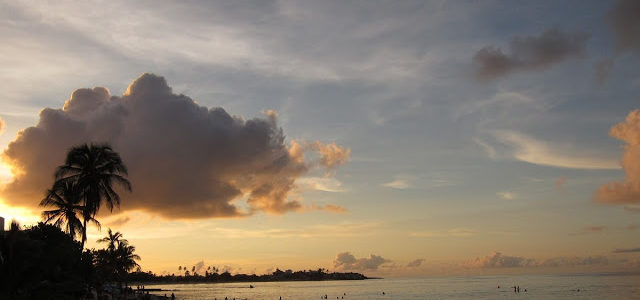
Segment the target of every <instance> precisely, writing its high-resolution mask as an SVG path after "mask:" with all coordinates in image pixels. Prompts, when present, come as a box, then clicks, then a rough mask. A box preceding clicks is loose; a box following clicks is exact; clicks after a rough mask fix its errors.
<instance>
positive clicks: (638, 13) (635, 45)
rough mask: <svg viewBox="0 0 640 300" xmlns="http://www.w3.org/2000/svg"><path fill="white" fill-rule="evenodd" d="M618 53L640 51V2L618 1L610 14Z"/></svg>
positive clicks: (609, 17)
mask: <svg viewBox="0 0 640 300" xmlns="http://www.w3.org/2000/svg"><path fill="white" fill-rule="evenodd" d="M608 20H609V25H610V26H611V29H612V30H613V33H614V37H615V41H616V50H617V51H618V53H622V52H627V51H640V2H638V1H636V0H618V1H617V2H616V4H614V6H613V8H612V9H611V11H609V13H608Z"/></svg>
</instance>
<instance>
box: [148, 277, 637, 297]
mask: <svg viewBox="0 0 640 300" xmlns="http://www.w3.org/2000/svg"><path fill="white" fill-rule="evenodd" d="M249 284H250V283H205V284H173V285H167V284H164V285H153V286H152V285H147V287H149V288H151V287H154V288H162V289H167V290H174V291H173V292H174V293H175V295H176V299H179V300H196V299H198V300H199V299H215V298H217V299H224V298H225V297H228V298H229V299H233V298H236V299H245V298H246V299H250V300H262V299H265V300H266V299H270V300H277V299H279V297H282V299H321V297H323V296H324V295H325V294H326V295H327V296H328V297H327V299H336V297H338V299H343V298H342V297H344V299H351V300H357V299H381V300H382V299H640V275H613V274H600V275H516V276H512V275H508V276H467V277H428V278H407V279H395V278H394V279H375V280H363V281H305V282H299V281H298V282H257V283H253V285H254V286H255V288H253V289H250V288H249ZM498 285H499V286H500V288H498ZM514 285H519V286H520V293H514V291H513V286H514ZM524 289H527V292H524ZM578 290H579V291H578ZM382 292H384V293H385V295H382ZM164 293H165V292H161V293H156V294H159V295H164ZM345 294H346V296H345ZM168 295H171V292H168Z"/></svg>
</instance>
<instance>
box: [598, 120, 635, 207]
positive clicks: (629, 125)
mask: <svg viewBox="0 0 640 300" xmlns="http://www.w3.org/2000/svg"><path fill="white" fill-rule="evenodd" d="M609 135H611V136H612V137H615V138H617V139H619V140H622V141H624V142H625V143H626V144H625V145H624V153H623V154H622V159H621V160H620V164H621V165H622V168H623V169H624V171H625V174H626V177H625V180H624V181H623V182H610V183H608V184H605V185H602V186H600V188H599V189H598V190H597V191H596V201H597V202H600V203H607V204H633V203H640V110H634V111H632V112H630V113H629V115H627V118H626V119H625V121H624V122H621V123H618V124H617V125H615V126H613V127H612V128H611V130H610V131H609Z"/></svg>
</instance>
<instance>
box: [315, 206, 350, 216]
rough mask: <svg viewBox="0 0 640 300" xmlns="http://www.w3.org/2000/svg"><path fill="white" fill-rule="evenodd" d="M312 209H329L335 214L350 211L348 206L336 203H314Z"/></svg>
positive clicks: (328, 210)
mask: <svg viewBox="0 0 640 300" xmlns="http://www.w3.org/2000/svg"><path fill="white" fill-rule="evenodd" d="M310 210H320V211H327V212H330V213H334V214H346V213H348V212H349V211H348V210H347V209H346V208H344V207H342V206H339V205H334V204H327V205H324V206H318V205H315V204H312V205H311V206H310Z"/></svg>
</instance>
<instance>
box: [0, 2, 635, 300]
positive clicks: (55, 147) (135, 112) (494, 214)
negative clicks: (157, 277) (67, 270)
mask: <svg viewBox="0 0 640 300" xmlns="http://www.w3.org/2000/svg"><path fill="white" fill-rule="evenodd" d="M638 11H640V6H639V5H638V4H637V2H634V1H633V0H611V1H609V0H607V1H598V0H593V1H591V0H585V1H386V2H378V1H362V2H356V3H354V2H349V1H347V2H341V1H301V2H297V1H286V0H285V1H265V2H263V1H249V2H242V1H241V2H237V1H229V2H225V1H222V2H216V1H214V2H208V1H207V2H203V3H197V4H196V3H191V2H185V3H183V2H180V1H158V2H155V1H153V2H144V1H143V2H138V1H134V2H130V1H107V2H100V3H99V4H96V3H95V2H90V1H87V2H85V1H80V2H62V3H58V2H52V3H49V2H35V3H34V2H22V1H0V36H2V37H3V38H2V43H0V66H2V67H1V68H2V72H0V74H2V75H0V76H1V79H0V82H2V83H3V88H2V89H1V91H0V95H1V98H0V150H1V151H2V153H0V156H1V158H2V160H3V162H2V163H0V217H3V218H4V219H5V227H6V228H8V227H9V223H10V222H11V220H17V221H18V222H19V223H20V224H22V225H27V226H30V225H35V224H37V223H38V222H40V221H42V217H41V214H42V212H43V210H47V209H52V208H51V207H52V206H54V205H59V204H48V205H49V206H47V207H42V206H40V202H41V201H42V199H43V198H45V196H46V194H45V193H47V191H48V190H49V189H52V187H53V186H54V183H56V182H57V184H58V185H57V186H58V187H60V186H61V184H67V185H68V186H64V187H65V188H66V190H64V191H67V192H68V191H75V192H76V193H75V194H74V193H72V194H73V195H75V196H76V197H73V196H69V195H66V196H68V197H69V198H71V199H75V200H74V201H75V202H73V204H74V205H76V206H73V205H68V206H66V207H67V209H68V210H67V211H71V212H72V213H71V214H70V215H73V214H75V213H77V214H78V217H79V218H81V219H82V218H85V219H88V218H91V217H92V216H94V215H93V214H91V213H96V214H95V218H96V220H98V221H99V222H100V224H101V228H100V229H98V227H97V226H95V225H94V224H92V223H91V222H89V224H90V225H89V226H88V227H84V226H81V227H82V228H86V229H87V234H86V236H87V242H86V244H83V245H81V246H85V247H86V248H87V249H101V248H102V247H105V245H106V244H105V243H98V242H97V240H98V239H100V238H103V237H105V234H106V233H107V232H108V230H109V229H112V230H113V231H118V232H120V233H122V234H123V236H124V237H125V238H126V239H127V240H128V241H129V242H130V243H131V245H135V247H136V253H137V254H138V255H140V257H141V260H140V261H139V265H140V267H141V269H142V270H143V271H145V272H147V271H152V272H155V273H157V274H173V273H178V271H181V273H183V272H184V271H183V270H182V268H181V269H180V270H178V267H179V266H189V267H195V266H196V265H199V266H200V267H201V268H202V267H207V266H215V267H219V268H221V269H225V270H228V271H229V272H230V273H232V274H237V273H248V274H253V273H255V274H270V273H272V272H274V270H276V269H278V268H279V269H281V270H287V269H293V270H317V269H319V268H323V269H326V270H331V271H337V272H361V273H363V274H365V275H367V276H379V277H419V276H434V275H438V276H439V275H470V274H472V275H474V274H480V275H487V274H549V273H553V274H556V273H580V272H585V273H596V272H613V271H620V272H637V271H638V268H639V267H640V248H639V247H640V241H639V240H638V234H639V233H640V219H639V218H640V96H639V93H638V91H640V84H639V83H640V72H638V70H640V34H639V33H640V29H639V28H640V13H638ZM83 145H84V146H86V147H85V148H87V149H88V148H89V145H101V146H105V145H108V146H109V147H110V149H111V150H112V151H113V152H114V153H115V154H117V157H118V158H121V162H122V164H123V165H124V166H126V168H123V169H114V170H111V171H110V172H112V173H109V174H108V175H110V176H114V178H115V179H114V178H111V177H108V176H107V177H108V178H111V181H110V183H112V184H113V189H114V191H115V192H114V193H116V194H117V195H119V197H120V203H119V204H120V205H119V206H118V205H115V208H114V209H113V210H112V211H111V210H110V209H109V206H108V205H107V202H100V203H101V204H102V206H98V208H99V209H97V210H95V211H90V210H89V208H92V207H94V206H95V205H94V206H91V205H90V204H86V203H90V199H89V198H90V196H89V195H94V194H98V193H91V192H87V190H90V189H89V188H87V187H80V188H78V187H77V186H75V184H77V185H80V183H78V182H82V180H81V179H77V178H81V175H78V174H75V173H74V174H73V176H72V175H69V174H72V173H73V172H72V171H69V169H66V170H67V171H68V174H67V173H64V172H59V173H58V174H57V175H56V170H60V167H61V166H63V165H64V164H66V163H68V159H69V157H70V156H68V155H69V153H74V152H73V151H71V149H74V148H73V147H77V146H83ZM105 147H106V146H105ZM96 156H99V155H96ZM77 157H81V156H77ZM77 157H76V158H77ZM87 157H91V156H87ZM87 157H84V156H82V158H83V159H85V161H90V159H89V158H87ZM113 157H115V155H114V156H112V158H113ZM93 158H95V157H93ZM111 163H112V165H114V164H115V165H117V164H116V163H113V162H111ZM67 167H68V166H67ZM74 167H75V169H74V170H75V171H76V172H79V171H77V170H84V169H82V168H81V167H77V166H74ZM64 170H65V169H63V171H64ZM87 172H88V171H87ZM90 174H93V173H90ZM63 175H68V176H69V178H71V179H69V178H63V177H64V176H63ZM74 176H75V177H74ZM105 176H106V175H105ZM117 176H120V177H117ZM92 178H94V177H92ZM105 178H106V177H105ZM125 179H126V180H125ZM74 180H76V181H78V182H75V181H74ZM127 180H128V182H130V184H131V189H130V191H129V189H128V186H127V183H126V181H127ZM71 183H73V184H74V186H71ZM60 191H62V190H60ZM54 192H55V191H54ZM52 193H53V192H52ZM104 194H105V193H102V194H100V195H104ZM56 195H57V194H54V196H56ZM109 195H111V194H109ZM49 196H51V194H49ZM66 196H65V197H66ZM60 197H61V196H60ZM100 199H102V198H100ZM105 199H106V198H105ZM114 199H115V198H114ZM83 201H84V202H83ZM105 201H106V200H105ZM69 203H71V200H69V201H68V202H67V204H69ZM83 203H85V204H86V205H85V204H83ZM114 203H115V202H114ZM93 204H95V202H94V203H93ZM82 205H84V206H82ZM78 206H82V208H81V209H82V210H79V208H77V207H78ZM69 207H70V208H69ZM80 212H82V213H80ZM87 212H89V213H87ZM81 223H82V222H81ZM61 224H68V223H64V222H62V223H61ZM54 229H55V228H54ZM69 231H73V228H71V229H69ZM79 236H82V235H74V236H73V237H74V238H75V239H78V238H79ZM79 244H80V243H79ZM78 247H80V246H78ZM79 253H81V252H79ZM181 275H182V274H181ZM219 299H220V298H219Z"/></svg>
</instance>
